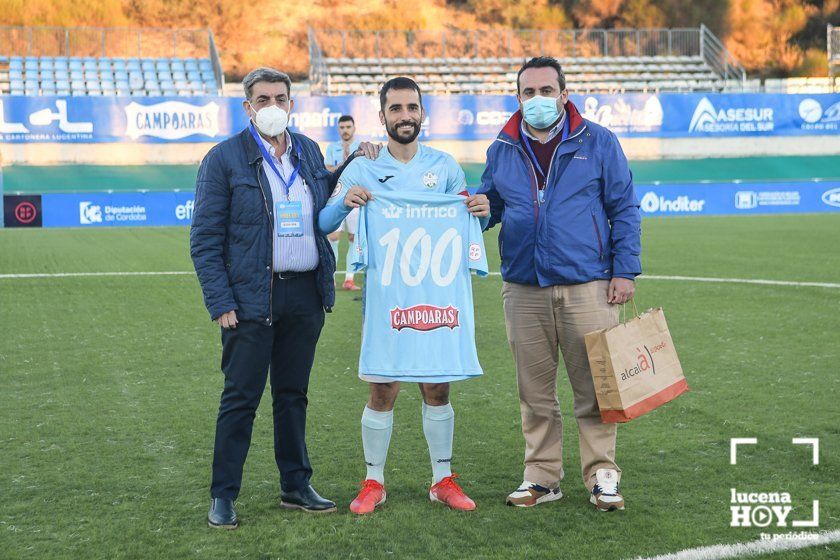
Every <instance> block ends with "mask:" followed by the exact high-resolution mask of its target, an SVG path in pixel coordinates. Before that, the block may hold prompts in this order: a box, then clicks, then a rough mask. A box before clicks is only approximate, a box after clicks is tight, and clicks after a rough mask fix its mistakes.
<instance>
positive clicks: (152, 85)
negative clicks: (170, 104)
mask: <svg viewBox="0 0 840 560" xmlns="http://www.w3.org/2000/svg"><path fill="white" fill-rule="evenodd" d="M143 87H144V88H145V89H147V90H152V89H160V86H159V85H158V82H157V80H146V82H145V83H144V84H143Z"/></svg>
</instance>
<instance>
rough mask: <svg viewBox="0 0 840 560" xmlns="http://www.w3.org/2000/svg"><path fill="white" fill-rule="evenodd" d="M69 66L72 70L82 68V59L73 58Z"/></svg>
mask: <svg viewBox="0 0 840 560" xmlns="http://www.w3.org/2000/svg"><path fill="white" fill-rule="evenodd" d="M67 67H68V68H69V69H70V70H71V71H72V70H81V69H82V68H83V67H82V61H81V60H71V61H70V63H69V64H68V65H67Z"/></svg>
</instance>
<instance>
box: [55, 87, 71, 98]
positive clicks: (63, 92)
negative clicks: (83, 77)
mask: <svg viewBox="0 0 840 560" xmlns="http://www.w3.org/2000/svg"><path fill="white" fill-rule="evenodd" d="M55 94H56V95H59V96H62V97H63V96H66V95H70V90H69V89H57V90H55Z"/></svg>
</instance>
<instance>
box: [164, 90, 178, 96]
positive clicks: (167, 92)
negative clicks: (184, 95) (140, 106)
mask: <svg viewBox="0 0 840 560" xmlns="http://www.w3.org/2000/svg"><path fill="white" fill-rule="evenodd" d="M161 95H163V96H164V97H178V91H177V90H174V89H164V90H162V91H161Z"/></svg>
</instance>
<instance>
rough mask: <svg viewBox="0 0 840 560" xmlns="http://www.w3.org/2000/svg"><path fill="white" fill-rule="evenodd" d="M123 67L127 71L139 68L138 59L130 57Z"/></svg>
mask: <svg viewBox="0 0 840 560" xmlns="http://www.w3.org/2000/svg"><path fill="white" fill-rule="evenodd" d="M125 69H126V70H128V71H132V70H138V71H139V70H140V61H139V60H137V59H136V58H131V59H129V60H127V61H126V62H125Z"/></svg>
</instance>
